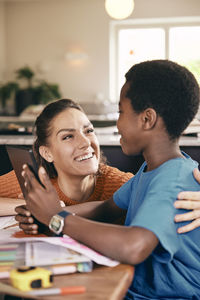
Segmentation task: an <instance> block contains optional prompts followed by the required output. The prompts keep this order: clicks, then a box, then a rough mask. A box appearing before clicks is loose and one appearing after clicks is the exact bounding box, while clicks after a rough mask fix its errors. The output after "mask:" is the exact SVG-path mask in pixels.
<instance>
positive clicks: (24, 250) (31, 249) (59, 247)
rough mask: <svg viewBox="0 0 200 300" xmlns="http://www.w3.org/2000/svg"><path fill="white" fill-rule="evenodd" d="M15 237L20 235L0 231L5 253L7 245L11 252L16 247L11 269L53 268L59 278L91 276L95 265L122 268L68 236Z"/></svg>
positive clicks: (0, 243) (10, 230) (0, 244)
mask: <svg viewBox="0 0 200 300" xmlns="http://www.w3.org/2000/svg"><path fill="white" fill-rule="evenodd" d="M16 233H17V234H16ZM16 236H19V234H18V232H17V230H16V229H15V228H12V229H7V230H0V246H2V249H3V247H5V241H7V243H9V246H10V247H11V248H12V247H16V245H17V247H16V255H15V257H14V256H13V260H14V264H13V265H12V267H19V266H23V265H25V266H43V267H48V268H51V270H52V273H53V274H55V275H56V274H67V273H74V272H90V271H91V270H92V267H93V263H92V262H93V261H94V262H96V263H98V264H101V265H105V266H116V265H118V264H119V262H117V261H114V260H111V259H109V258H108V257H105V256H103V255H101V254H100V253H97V252H96V251H94V250H92V249H90V248H88V247H86V246H85V245H83V244H81V243H79V242H77V241H75V240H74V239H72V238H70V237H69V236H64V237H33V236H32V237H20V238H17V237H16ZM0 276H1V275H0ZM2 276H3V275H2ZM4 276H5V274H4ZM6 277H8V275H7V276H6ZM1 278H3V277H1Z"/></svg>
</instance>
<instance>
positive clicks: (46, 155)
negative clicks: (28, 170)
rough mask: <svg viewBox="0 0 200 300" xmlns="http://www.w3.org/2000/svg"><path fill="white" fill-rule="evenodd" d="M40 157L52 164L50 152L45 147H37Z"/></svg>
mask: <svg viewBox="0 0 200 300" xmlns="http://www.w3.org/2000/svg"><path fill="white" fill-rule="evenodd" d="M39 152H40V155H41V156H42V157H43V158H44V159H45V160H46V161H48V162H53V155H52V154H51V151H50V150H49V148H48V147H46V146H40V147H39Z"/></svg>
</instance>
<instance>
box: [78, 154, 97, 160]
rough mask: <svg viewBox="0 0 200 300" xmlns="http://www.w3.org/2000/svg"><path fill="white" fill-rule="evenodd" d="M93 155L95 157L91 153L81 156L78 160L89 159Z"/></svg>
mask: <svg viewBox="0 0 200 300" xmlns="http://www.w3.org/2000/svg"><path fill="white" fill-rule="evenodd" d="M92 157H93V154H92V153H89V154H87V155H83V156H79V157H78V158H76V161H82V160H86V159H89V158H92Z"/></svg>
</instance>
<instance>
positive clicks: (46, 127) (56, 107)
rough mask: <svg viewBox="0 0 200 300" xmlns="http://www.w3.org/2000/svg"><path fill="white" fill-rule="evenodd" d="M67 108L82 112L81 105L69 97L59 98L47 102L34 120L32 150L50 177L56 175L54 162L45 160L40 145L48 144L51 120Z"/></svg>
mask: <svg viewBox="0 0 200 300" xmlns="http://www.w3.org/2000/svg"><path fill="white" fill-rule="evenodd" d="M68 108H74V109H77V110H80V111H82V112H83V113H84V111H83V109H82V108H81V106H80V105H79V104H78V103H76V102H74V101H72V100H70V99H60V100H57V101H54V102H51V103H49V104H48V105H47V106H45V108H44V109H43V111H42V112H41V113H40V115H39V116H38V117H37V119H36V121H35V135H36V140H35V142H34V144H33V151H34V154H35V157H36V160H37V163H38V165H39V166H43V167H44V168H45V170H46V172H47V174H48V175H49V177H50V178H55V177H57V175H58V174H57V171H56V169H55V167H54V164H53V163H52V162H51V163H50V162H48V161H46V160H45V159H44V158H43V157H42V156H41V155H40V153H39V148H40V146H47V145H48V137H49V136H50V135H51V133H52V120H53V119H54V118H55V117H56V116H57V115H58V114H60V113H61V112H63V111H65V110H66V109H68Z"/></svg>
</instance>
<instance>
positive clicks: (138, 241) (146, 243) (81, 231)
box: [24, 167, 158, 265]
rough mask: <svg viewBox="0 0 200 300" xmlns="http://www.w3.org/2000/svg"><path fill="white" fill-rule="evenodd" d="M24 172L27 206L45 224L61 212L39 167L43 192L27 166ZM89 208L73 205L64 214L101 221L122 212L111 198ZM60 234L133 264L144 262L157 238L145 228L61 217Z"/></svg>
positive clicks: (49, 184) (116, 216)
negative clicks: (69, 212) (62, 223)
mask: <svg viewBox="0 0 200 300" xmlns="http://www.w3.org/2000/svg"><path fill="white" fill-rule="evenodd" d="M24 170H25V172H24V177H25V181H26V188H27V192H28V196H27V199H26V203H27V207H28V209H29V210H30V211H31V213H32V214H33V215H34V216H35V217H36V218H37V219H38V220H39V221H40V222H42V223H44V224H46V225H48V224H49V222H50V219H51V218H52V216H53V215H55V214H56V213H58V212H60V211H62V210H63V208H62V207H61V205H60V201H59V199H58V196H57V193H56V191H55V189H54V188H53V186H52V184H51V182H50V180H49V179H48V176H47V175H46V173H45V172H44V169H43V168H40V170H39V175H40V179H41V181H42V183H43V184H44V186H45V187H46V188H45V189H44V188H43V187H42V186H41V185H40V184H39V183H38V182H37V180H36V179H35V177H34V175H33V174H32V173H31V171H30V170H29V169H28V168H27V167H26V168H25V169H24ZM89 206H90V205H89ZM89 206H88V205H86V204H82V205H77V209H76V208H75V206H74V207H69V210H68V211H71V212H75V213H77V214H82V215H84V216H86V215H87V217H89V218H90V219H98V220H101V221H102V220H103V221H105V220H110V219H116V218H118V217H119V216H120V215H122V213H123V212H124V211H123V210H121V209H120V208H119V207H118V206H117V205H116V204H115V203H114V201H113V199H110V200H108V201H106V202H102V203H96V204H95V203H92V206H93V207H92V208H89ZM80 207H82V208H81V209H80ZM83 208H84V209H83ZM86 208H87V209H86ZM79 209H80V210H79ZM63 233H65V234H67V235H69V236H71V237H72V238H74V239H76V240H78V241H80V242H82V243H84V244H86V245H87V246H89V247H91V248H93V249H95V250H96V251H98V252H101V253H102V254H104V255H106V256H109V257H111V258H113V259H116V260H119V261H120V262H123V263H128V264H134V265H135V264H138V263H140V262H142V261H143V260H145V259H146V258H147V257H148V256H149V255H150V254H151V252H152V251H153V250H154V248H155V247H156V246H157V244H158V239H157V237H156V236H155V235H154V234H153V233H152V232H151V231H149V230H147V229H144V228H141V227H127V226H120V225H113V224H105V223H100V222H96V221H92V220H88V219H85V218H83V217H80V216H77V215H75V216H73V215H68V216H67V217H66V218H65V225H64V230H63Z"/></svg>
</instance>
